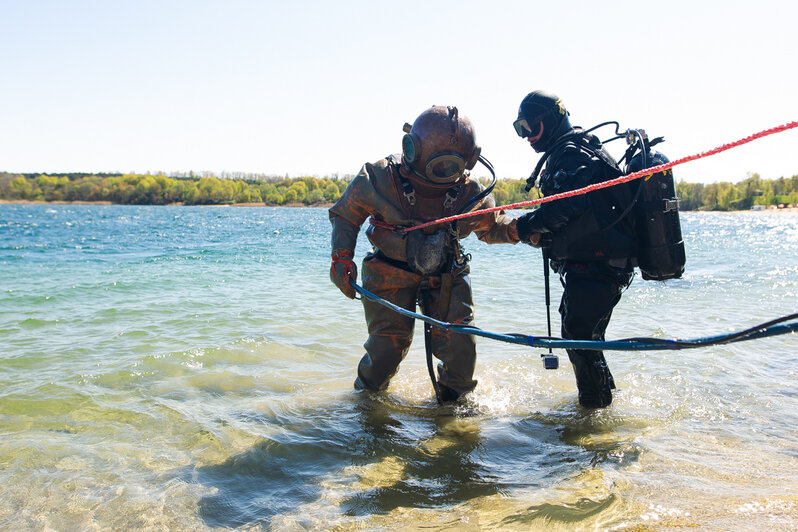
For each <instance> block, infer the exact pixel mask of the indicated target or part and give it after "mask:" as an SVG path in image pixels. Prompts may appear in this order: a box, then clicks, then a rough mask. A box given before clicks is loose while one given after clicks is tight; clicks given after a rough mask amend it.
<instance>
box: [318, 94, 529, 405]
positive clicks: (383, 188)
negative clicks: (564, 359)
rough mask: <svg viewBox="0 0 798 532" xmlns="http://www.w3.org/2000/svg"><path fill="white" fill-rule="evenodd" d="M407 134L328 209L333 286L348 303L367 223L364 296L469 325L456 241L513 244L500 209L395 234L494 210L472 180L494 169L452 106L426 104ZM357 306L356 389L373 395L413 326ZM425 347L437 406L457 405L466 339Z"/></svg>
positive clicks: (470, 357)
mask: <svg viewBox="0 0 798 532" xmlns="http://www.w3.org/2000/svg"><path fill="white" fill-rule="evenodd" d="M404 131H405V133H406V134H405V135H404V137H403V139H402V154H401V156H399V155H398V154H397V155H391V156H389V157H387V158H385V159H382V160H380V161H378V162H376V163H366V164H365V165H364V166H363V167H362V169H361V170H360V172H358V174H357V175H356V176H355V177H354V178H353V180H352V181H351V182H350V183H349V185H348V186H347V188H346V190H345V191H344V193H343V195H342V196H341V198H340V199H339V200H338V201H337V202H336V203H335V205H333V206H332V207H331V208H330V211H329V214H330V222H331V223H332V265H331V269H330V278H331V280H332V282H333V283H334V284H335V285H336V286H337V287H338V288H339V289H340V290H341V292H343V293H344V295H346V296H347V297H349V298H354V297H355V291H354V289H353V287H352V286H351V284H350V283H349V280H350V279H352V280H353V281H357V267H356V265H355V263H354V261H353V260H352V259H353V257H354V250H355V243H356V241H357V237H358V234H359V232H360V227H361V225H362V224H363V223H364V222H365V221H366V219H367V218H368V217H372V220H373V223H372V224H371V225H370V226H369V227H368V229H367V230H366V236H367V237H368V239H369V242H370V243H371V244H372V245H373V248H372V249H371V251H370V252H369V253H368V254H367V255H366V257H365V258H364V260H363V263H362V276H363V280H362V283H363V288H365V289H366V290H368V291H369V292H372V293H373V294H375V295H377V296H379V297H381V298H383V299H386V300H388V301H390V302H392V303H394V304H395V305H398V306H400V307H403V308H405V309H407V310H410V311H415V309H416V304H417V302H418V304H419V305H420V306H421V308H422V311H423V312H424V313H425V314H427V315H428V316H432V317H434V318H436V319H438V320H441V321H445V322H450V323H458V324H471V323H472V322H473V320H474V311H473V302H472V294H471V280H470V277H469V273H470V270H469V265H468V260H469V256H468V255H466V254H465V253H464V252H463V249H462V247H461V245H460V239H462V238H465V237H466V236H468V235H469V234H470V233H472V232H473V233H475V234H476V235H477V237H478V238H479V239H480V240H482V241H484V242H487V243H517V242H518V235H517V233H516V231H515V221H514V220H512V219H511V217H510V216H508V215H506V214H505V213H504V212H503V211H501V212H492V213H486V214H481V215H477V216H473V217H469V218H465V219H463V220H460V221H454V222H448V223H444V224H437V225H433V226H431V227H428V228H425V229H419V230H413V231H408V232H403V231H401V230H392V229H391V228H390V226H393V227H395V228H397V229H400V228H401V227H409V226H413V225H418V224H420V223H423V222H428V221H432V220H437V219H440V218H443V217H447V216H452V215H455V214H459V213H462V212H467V211H471V210H475V209H486V208H491V207H494V206H495V201H494V199H493V196H491V195H490V190H491V188H492V187H489V188H487V189H486V188H485V187H484V186H483V185H481V184H480V183H479V182H477V181H475V180H473V179H471V178H470V177H469V171H470V170H472V169H473V168H474V166H475V165H476V163H477V162H478V161H479V162H481V163H482V164H484V165H485V166H486V167H487V168H488V169H489V170H490V171H491V173H492V172H493V170H492V167H491V166H490V163H488V162H487V161H486V160H485V159H484V158H483V157H481V155H480V153H481V149H480V148H479V146H477V144H476V137H475V134H474V128H473V125H472V124H471V121H470V120H469V119H468V118H467V117H465V116H463V115H462V114H460V113H459V111H458V109H457V108H456V107H444V106H433V107H431V108H429V109H427V110H425V111H424V112H423V113H421V114H420V115H419V116H418V118H416V120H415V122H414V123H413V124H412V126H411V125H410V124H405V126H404ZM494 183H495V175H494ZM362 303H363V309H364V311H365V318H366V325H367V328H368V333H369V336H368V339H367V340H366V342H365V344H364V347H365V350H366V353H365V355H364V356H363V357H362V359H361V360H360V363H359V365H358V368H357V378H356V380H355V388H356V389H365V390H370V391H379V390H383V389H385V388H386V387H387V386H388V383H389V381H390V379H391V378H392V377H393V376H394V375H395V374H396V372H397V370H398V367H399V364H400V362H401V361H402V360H403V359H404V358H405V356H406V355H407V352H408V350H409V348H410V344H411V342H412V339H413V327H414V321H415V320H414V319H412V318H408V317H405V316H402V315H399V314H397V313H395V312H394V311H393V310H391V309H389V308H386V307H384V306H381V305H379V304H377V303H375V302H372V301H369V300H368V299H366V298H363V299H362ZM425 341H426V342H427V348H428V356H429V352H430V350H431V351H432V354H434V355H435V357H437V358H438V359H439V360H440V363H439V365H438V368H437V369H438V371H437V377H435V375H434V373H433V370H432V369H431V362H430V373H431V376H432V377H433V383H434V384H436V395H437V397H438V400H439V401H453V400H456V399H458V398H459V397H460V396H462V395H463V394H465V393H467V392H470V391H471V390H473V389H474V388H475V387H476V385H477V381H476V380H475V379H474V369H475V364H476V343H475V340H474V337H473V336H471V335H467V334H459V333H453V332H449V331H447V330H443V329H438V328H432V329H431V330H430V329H428V330H427V331H426V332H425ZM430 360H431V359H430ZM436 379H437V383H436V382H435V380H436Z"/></svg>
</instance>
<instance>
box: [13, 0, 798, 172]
mask: <svg viewBox="0 0 798 532" xmlns="http://www.w3.org/2000/svg"><path fill="white" fill-rule="evenodd" d="M796 21H798V8H797V7H796V3H794V2H789V1H786V0H777V1H775V0H759V1H757V2H753V1H744V2H743V1H734V0H726V1H714V0H713V1H708V2H702V1H699V0H692V1H682V0H672V1H668V2H653V1H646V0H638V1H634V2H617V1H607V2H600V1H596V0H590V1H582V0H571V1H549V2H538V1H534V0H518V1H515V0H513V1H502V0H494V1H492V2H487V1H482V2H477V1H472V0H459V1H434V0H426V1H423V0H421V1H417V0H405V1H401V2H388V1H378V0H363V1H361V0H350V1H347V0H340V1H338V2H332V1H327V2H323V1H302V0H295V1H288V0H283V1H279V2H278V1H236V0H226V1H222V0H219V1H207V0H191V1H172V0H157V1H127V2H122V1H114V0H97V1H86V0H73V1H63V0H59V1H39V0H25V1H23V0H0V171H8V172H80V171H83V172H157V171H164V172H167V173H170V172H187V171H189V170H193V171H195V172H202V171H210V172H217V173H218V172H223V171H225V172H257V173H264V174H274V175H285V174H288V175H289V176H292V177H296V176H302V175H317V176H324V175H331V174H334V173H338V174H351V173H355V172H357V170H358V169H359V168H360V166H361V165H362V164H363V163H364V162H366V161H375V160H378V159H380V158H382V157H384V156H386V155H388V154H390V153H396V152H399V151H400V149H401V138H402V135H403V133H402V125H403V124H404V123H405V122H412V121H413V120H414V119H415V117H416V116H418V114H419V113H421V112H422V111H423V110H424V109H426V108H428V107H429V106H431V105H456V106H457V107H458V108H459V109H460V112H461V114H464V115H466V116H468V117H469V118H470V119H471V120H472V122H473V123H474V126H475V129H476V133H477V140H478V143H479V144H480V145H481V146H482V149H483V154H484V155H485V156H486V157H487V158H488V159H489V160H490V161H491V162H492V163H493V164H494V166H495V167H496V170H497V174H498V175H499V177H508V178H525V177H526V176H528V175H529V173H530V171H531V170H532V167H533V166H534V164H535V162H536V161H537V158H538V155H537V154H535V153H534V151H533V150H532V149H531V148H530V147H529V145H528V144H526V143H525V142H524V141H523V140H522V139H519V138H518V137H517V136H516V135H515V133H514V131H513V128H512V122H513V120H515V118H516V115H517V112H518V106H519V103H520V102H521V100H522V99H523V97H524V96H525V95H526V94H527V93H528V92H530V91H532V90H535V89H546V90H549V91H551V92H554V93H556V94H558V95H559V96H560V97H561V98H562V99H563V101H564V103H565V105H566V106H567V107H568V109H569V111H570V112H571V120H572V123H574V124H576V125H581V126H585V127H589V126H592V125H594V124H597V123H599V122H602V121H607V120H617V121H619V122H621V125H622V126H623V127H624V128H627V127H642V128H644V129H646V131H648V132H649V134H650V135H651V136H652V137H653V136H665V138H666V141H667V142H666V143H665V144H662V145H661V146H660V147H659V149H660V150H661V151H662V152H663V153H665V154H666V155H667V156H668V157H669V158H670V159H676V158H680V157H683V156H686V155H691V154H693V153H697V152H701V151H705V150H707V149H710V148H713V147H715V146H718V145H720V144H723V143H726V142H729V141H732V140H736V139H738V138H741V137H745V136H747V135H749V134H751V133H754V132H756V131H759V130H762V129H766V128H769V127H773V126H776V125H780V124H784V123H786V122H790V121H794V120H796V119H798V98H797V97H796V93H797V92H798V90H797V87H798V68H796V64H798V61H796V51H798V43H797V41H796V37H795V34H796V30H795V24H796ZM610 133H611V131H610V129H605V130H603V134H602V135H600V136H601V137H602V138H607V137H608V136H610ZM621 142H622V141H616V142H614V143H612V144H610V145H609V148H610V151H611V152H612V153H614V154H615V155H620V153H622V149H623V146H622V145H621ZM796 146H798V131H797V130H791V131H788V132H785V133H780V134H778V135H775V136H771V137H767V138H765V139H761V140H757V141H755V142H754V143H752V144H749V145H747V146H744V147H742V148H737V149H735V150H733V151H730V152H725V153H723V154H720V155H716V156H714V157H711V158H709V159H705V160H703V161H698V162H692V163H688V164H686V165H684V166H680V167H677V168H675V169H674V173H675V176H676V178H677V180H678V179H680V178H681V179H684V180H686V181H691V182H703V183H711V182H716V181H732V182H737V181H740V180H742V179H744V178H745V177H746V176H747V174H748V173H749V172H758V173H759V174H760V175H762V177H764V178H768V179H774V178H778V177H780V176H785V177H789V176H792V175H794V174H798V157H796V151H798V150H796ZM486 174H487V173H486V172H484V171H483V170H481V167H479V166H478V167H477V170H476V171H475V175H477V176H479V175H486Z"/></svg>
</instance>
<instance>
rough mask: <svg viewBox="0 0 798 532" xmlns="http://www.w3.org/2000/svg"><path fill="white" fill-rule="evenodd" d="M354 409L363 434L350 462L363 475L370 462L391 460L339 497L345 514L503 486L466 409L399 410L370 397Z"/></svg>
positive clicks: (449, 499)
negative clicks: (484, 458)
mask: <svg viewBox="0 0 798 532" xmlns="http://www.w3.org/2000/svg"><path fill="white" fill-rule="evenodd" d="M357 410H358V412H359V413H360V416H359V420H360V422H361V431H362V436H361V438H360V439H359V442H358V449H357V450H358V453H357V455H356V456H355V457H354V463H355V464H356V465H360V466H361V467H363V468H365V475H366V476H367V477H368V476H370V475H369V473H368V467H369V466H371V467H373V468H374V469H375V470H376V471H378V472H379V471H381V468H380V464H381V463H382V462H383V461H386V460H391V461H393V462H392V463H393V465H394V467H392V468H391V473H392V474H391V475H388V476H387V478H386V476H385V475H382V477H381V478H379V479H375V480H376V482H374V484H375V485H373V486H367V485H364V486H363V487H364V488H365V489H363V490H362V491H360V492H358V493H355V494H354V495H352V496H351V497H348V498H346V499H345V500H344V501H343V502H342V504H341V507H342V510H343V511H344V512H345V513H346V514H347V515H356V516H363V515H372V514H381V513H387V512H390V511H391V510H394V509H396V508H399V507H409V508H424V507H437V506H448V505H455V504H459V503H462V502H464V501H467V500H470V499H473V498H475V497H481V496H486V495H491V494H494V493H497V492H499V491H500V490H501V489H502V486H501V481H500V479H499V478H497V477H496V476H494V475H492V474H491V473H490V471H489V470H488V468H487V467H486V466H485V465H484V464H483V463H482V462H481V459H480V455H481V450H482V443H483V441H482V437H481V434H480V428H479V420H478V419H477V418H473V419H471V418H470V417H469V415H468V412H466V411H463V410H462V409H454V408H453V407H441V408H432V409H429V410H426V411H422V412H418V411H416V412H403V411H402V410H401V409H400V410H396V409H391V408H390V407H389V406H388V405H386V404H385V403H383V402H381V401H380V400H374V398H371V399H364V400H363V401H361V402H359V403H358V405H357ZM419 413H421V414H422V415H421V416H419V415H418V414H419ZM397 460H398V465H397Z"/></svg>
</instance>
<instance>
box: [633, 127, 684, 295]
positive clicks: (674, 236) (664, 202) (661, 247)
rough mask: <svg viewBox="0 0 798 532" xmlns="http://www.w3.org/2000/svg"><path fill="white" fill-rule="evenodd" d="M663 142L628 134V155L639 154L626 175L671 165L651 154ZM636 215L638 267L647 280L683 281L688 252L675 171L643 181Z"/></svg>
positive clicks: (634, 211)
mask: <svg viewBox="0 0 798 532" xmlns="http://www.w3.org/2000/svg"><path fill="white" fill-rule="evenodd" d="M662 140H663V139H662V137H659V138H657V139H654V140H652V141H651V142H649V140H648V138H647V137H646V134H645V131H643V130H629V131H628V132H627V134H626V142H627V143H628V144H629V145H630V147H629V150H627V155H631V154H632V153H634V151H637V153H635V154H634V155H631V157H630V158H628V159H627V165H626V169H625V172H624V173H625V174H630V173H632V172H636V171H638V170H642V169H644V168H651V167H652V166H657V165H660V164H665V163H667V162H668V158H667V157H665V156H664V155H663V154H661V153H660V152H657V151H653V152H652V151H651V146H653V145H655V144H657V143H659V142H661V141H662ZM635 148H637V150H636V149H635ZM638 150H639V151H638ZM632 214H633V215H634V216H635V222H636V226H637V245H638V251H637V265H638V267H639V268H640V272H641V273H642V275H643V279H646V280H655V281H664V280H666V279H678V278H679V277H681V276H682V274H683V273H684V264H685V252H684V240H682V227H681V224H680V222H679V198H677V197H676V187H675V185H674V182H673V170H665V171H664V172H657V173H656V174H653V175H651V176H647V177H642V178H640V188H639V189H638V192H637V194H636V201H635V205H634V209H633V213H632Z"/></svg>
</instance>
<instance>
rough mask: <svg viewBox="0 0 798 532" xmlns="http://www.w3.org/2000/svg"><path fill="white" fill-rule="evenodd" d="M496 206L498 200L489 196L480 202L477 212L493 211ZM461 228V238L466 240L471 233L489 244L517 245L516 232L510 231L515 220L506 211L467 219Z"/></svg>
mask: <svg viewBox="0 0 798 532" xmlns="http://www.w3.org/2000/svg"><path fill="white" fill-rule="evenodd" d="M495 206H496V200H495V199H494V198H493V196H492V195H488V196H486V197H485V198H483V200H482V201H481V202H480V204H479V206H478V207H477V209H476V210H479V209H491V208H493V207H495ZM463 222H464V223H463V224H462V225H461V228H460V238H465V237H466V236H468V235H469V234H470V233H471V232H474V233H475V234H476V235H477V238H479V239H480V240H482V241H483V242H486V243H488V244H505V243H510V244H516V243H518V238H516V235H515V231H513V230H511V229H510V226H511V224H512V222H513V219H512V218H511V217H510V216H509V215H508V214H507V213H505V212H504V211H496V212H488V213H485V214H480V215H478V216H472V217H470V218H465V219H464V220H463Z"/></svg>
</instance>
